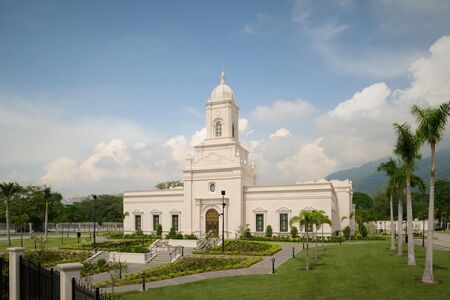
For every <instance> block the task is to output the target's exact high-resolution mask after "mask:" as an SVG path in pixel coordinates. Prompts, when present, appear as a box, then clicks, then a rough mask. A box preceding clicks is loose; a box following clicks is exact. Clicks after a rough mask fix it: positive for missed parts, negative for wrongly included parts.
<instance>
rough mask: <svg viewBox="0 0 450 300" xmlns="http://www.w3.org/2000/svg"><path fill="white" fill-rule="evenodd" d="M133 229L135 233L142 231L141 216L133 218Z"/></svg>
mask: <svg viewBox="0 0 450 300" xmlns="http://www.w3.org/2000/svg"><path fill="white" fill-rule="evenodd" d="M134 229H135V230H136V231H140V230H142V216H140V215H137V216H134Z"/></svg>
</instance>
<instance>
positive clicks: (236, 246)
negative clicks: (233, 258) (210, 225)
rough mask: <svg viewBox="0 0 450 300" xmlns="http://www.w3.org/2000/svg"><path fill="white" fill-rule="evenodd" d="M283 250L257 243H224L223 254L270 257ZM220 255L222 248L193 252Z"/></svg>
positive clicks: (277, 246)
mask: <svg viewBox="0 0 450 300" xmlns="http://www.w3.org/2000/svg"><path fill="white" fill-rule="evenodd" d="M281 249H283V247H281V246H280V245H277V244H273V243H266V242H257V241H241V240H236V241H225V253H224V254H229V255H252V256H271V255H274V254H275V253H277V252H278V251H280V250H281ZM205 252H206V253H207V254H222V246H221V245H219V246H215V247H213V248H211V249H209V250H206V251H205V250H194V251H192V253H194V254H203V253H205Z"/></svg>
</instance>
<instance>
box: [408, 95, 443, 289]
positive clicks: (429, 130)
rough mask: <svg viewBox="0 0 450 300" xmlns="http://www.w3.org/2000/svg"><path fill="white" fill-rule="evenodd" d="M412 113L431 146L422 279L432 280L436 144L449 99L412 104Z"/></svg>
mask: <svg viewBox="0 0 450 300" xmlns="http://www.w3.org/2000/svg"><path fill="white" fill-rule="evenodd" d="M411 112H412V114H413V115H414V116H415V117H416V121H417V123H418V125H419V126H418V129H417V132H418V135H419V137H420V139H421V140H422V141H427V142H428V144H430V147H431V176H430V199H429V204H428V229H427V249H426V258H425V269H424V272H423V276H422V281H423V282H427V283H431V282H434V276H433V230H434V228H433V226H434V183H435V180H436V178H435V177H436V144H437V143H438V142H439V141H441V140H442V135H443V133H444V130H445V126H446V124H447V117H448V115H449V114H450V101H449V102H446V103H443V104H441V105H439V106H438V107H436V108H430V107H428V108H419V107H418V106H416V105H414V106H413V107H412V108H411Z"/></svg>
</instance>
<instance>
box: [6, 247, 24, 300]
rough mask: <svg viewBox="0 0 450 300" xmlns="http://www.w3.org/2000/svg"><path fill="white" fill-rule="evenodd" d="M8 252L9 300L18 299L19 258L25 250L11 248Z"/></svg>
mask: <svg viewBox="0 0 450 300" xmlns="http://www.w3.org/2000/svg"><path fill="white" fill-rule="evenodd" d="M7 250H8V252H9V300H19V299H20V257H21V256H23V253H24V252H25V248H22V247H13V248H8V249H7Z"/></svg>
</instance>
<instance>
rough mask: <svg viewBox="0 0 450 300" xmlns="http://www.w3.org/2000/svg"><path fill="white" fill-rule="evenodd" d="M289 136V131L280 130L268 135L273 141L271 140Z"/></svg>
mask: <svg viewBox="0 0 450 300" xmlns="http://www.w3.org/2000/svg"><path fill="white" fill-rule="evenodd" d="M290 135H291V132H290V131H289V129H286V128H280V129H278V130H277V131H275V132H274V133H272V134H271V135H270V138H271V139H273V138H277V137H287V136H290Z"/></svg>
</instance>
